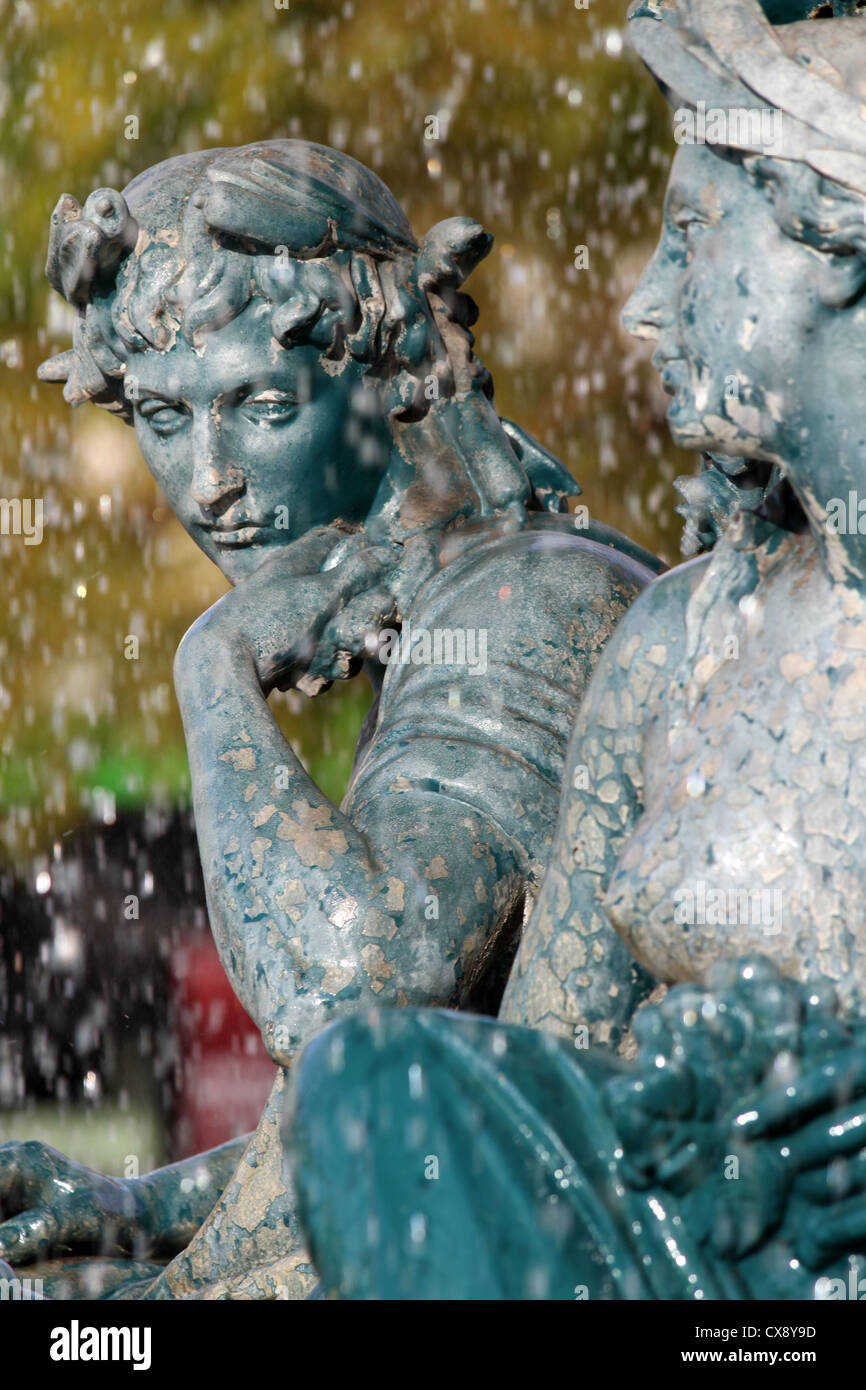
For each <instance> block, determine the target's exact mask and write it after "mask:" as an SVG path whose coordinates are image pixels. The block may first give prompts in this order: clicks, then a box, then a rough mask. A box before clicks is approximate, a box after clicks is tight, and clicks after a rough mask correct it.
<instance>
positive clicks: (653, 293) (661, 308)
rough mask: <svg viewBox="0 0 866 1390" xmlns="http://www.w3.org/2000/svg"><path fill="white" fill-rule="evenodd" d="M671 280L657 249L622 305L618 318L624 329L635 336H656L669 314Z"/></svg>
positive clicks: (671, 308)
mask: <svg viewBox="0 0 866 1390" xmlns="http://www.w3.org/2000/svg"><path fill="white" fill-rule="evenodd" d="M672 282H673V276H672V275H671V274H666V273H665V268H664V264H663V261H662V257H661V255H660V254H659V252H658V251H657V252H656V254H655V255H654V256H653V258H652V260H651V261H650V263H649V265H648V266H647V267H646V269H645V270H644V273H643V275H642V276H641V278H640V280H639V281H638V283H637V285H636V286H635V288H634V292H633V293H632V294H631V296H630V297H629V299H628V301H627V302H626V304H625V305H624V307H623V310H622V314H621V315H620V318H621V322H622V326H623V328H624V329H625V331H626V333H630V334H631V335H632V336H633V337H635V338H652V339H655V338H657V337H658V336H659V333H660V332H661V330H662V328H664V326H665V324H666V322H668V321H669V320H670V318H671V316H672V311H673V304H672V302H671V301H672V292H673V283H672Z"/></svg>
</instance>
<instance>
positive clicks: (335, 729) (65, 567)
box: [0, 0, 694, 1173]
mask: <svg viewBox="0 0 866 1390" xmlns="http://www.w3.org/2000/svg"><path fill="white" fill-rule="evenodd" d="M625 9H626V3H625V0H589V3H588V5H587V7H586V8H578V7H577V5H576V4H574V3H572V0H346V3H336V2H335V0H290V3H286V4H285V6H283V3H282V0H276V3H275V0H162V3H161V4H156V5H152V6H147V5H142V4H140V3H139V0H110V2H109V0H38V2H37V0H17V3H13V2H12V0H7V3H3V4H0V19H2V26H3V33H4V46H3V47H4V51H3V55H2V59H0V150H2V154H0V169H2V189H3V197H2V211H0V218H2V224H3V225H2V235H0V379H2V400H0V411H2V433H0V449H2V453H0V496H2V497H5V498H15V497H19V498H27V497H29V498H37V497H41V498H42V499H43V500H44V508H45V530H44V538H43V540H42V543H41V544H40V545H31V546H25V545H24V544H23V539H22V538H21V537H20V536H0V564H2V585H3V599H2V610H0V611H2V617H0V808H2V810H0V818H2V819H0V825H2V831H0V834H2V844H0V935H2V949H0V1140H2V1139H5V1138H10V1137H16V1138H30V1137H39V1138H44V1139H47V1140H48V1141H49V1142H52V1143H55V1144H56V1145H57V1146H58V1147H60V1148H62V1149H64V1150H66V1151H67V1152H69V1153H71V1154H72V1155H73V1156H74V1157H76V1158H79V1159H81V1160H82V1161H85V1162H89V1163H92V1164H94V1165H95V1166H97V1167H100V1168H102V1169H103V1170H104V1171H107V1172H112V1173H121V1172H133V1171H136V1170H139V1169H140V1170H141V1171H145V1170H146V1169H147V1168H149V1167H151V1166H153V1165H154V1164H155V1163H157V1162H160V1161H162V1160H163V1159H165V1158H167V1157H176V1156H179V1155H181V1154H183V1153H187V1152H190V1151H192V1150H194V1149H196V1148H198V1147H203V1146H204V1145H205V1144H207V1143H216V1142H219V1141H221V1140H222V1139H224V1138H227V1137H229V1136H230V1135H231V1134H232V1133H236V1132H239V1130H240V1129H243V1128H250V1127H251V1126H252V1125H254V1123H255V1119H256V1115H257V1112H258V1109H259V1108H260V1105H261V1102H262V1100H263V1098H264V1095H265V1094H266V1092H267V1089H268V1085H269V1081H270V1077H271V1074H272V1068H271V1067H270V1066H269V1064H268V1063H267V1059H266V1058H264V1056H263V1053H262V1051H261V1046H260V1043H259V1040H258V1038H257V1036H256V1035H255V1033H254V1032H252V1031H251V1027H250V1025H249V1023H248V1021H247V1020H246V1017H245V1015H243V1013H242V1011H241V1010H240V1008H239V1006H237V1005H236V1004H235V1002H234V1000H233V998H232V996H231V994H230V992H229V991H228V987H227V985H226V984H225V982H224V980H223V977H222V974H221V971H220V970H219V967H218V964H217V963H216V961H215V957H214V955H213V951H212V948H211V946H210V938H209V935H208V931H207V922H206V915H205V911H204V905H203V892H202V884H201V875H200V871H199V866H198V858H197V852H196V845H195V837H194V830H193V826H192V820H191V815H190V812H189V777H188V771H187V761H186V752H185V748H184V743H183V736H182V731H181V725H180V719H179V716H178V712H177V707H176V704H175V699H174V693H173V689H172V683H171V663H172V658H173V655H174V651H175V647H176V645H177V643H178V641H179V639H180V637H181V635H182V634H183V632H184V630H185V629H186V628H187V627H188V626H189V624H190V623H191V622H192V621H193V620H194V619H195V618H196V617H197V616H198V614H199V613H200V612H201V611H202V610H203V609H204V608H206V607H207V606H208V605H209V604H210V603H212V602H213V601H214V600H215V599H216V598H217V597H219V595H220V594H221V593H222V592H223V591H224V589H225V582H224V581H223V579H222V578H221V576H220V575H219V573H218V571H217V570H216V569H215V568H214V567H213V566H212V565H211V564H210V563H209V562H208V561H207V560H206V559H205V558H204V557H203V556H202V555H200V553H199V552H198V551H197V550H196V548H195V546H194V545H193V543H192V542H191V541H190V540H189V539H188V538H187V536H186V535H185V534H184V532H183V531H182V530H181V528H180V526H179V524H178V523H177V522H176V521H175V520H174V518H173V517H172V515H171V513H170V512H169V510H168V508H167V507H166V505H165V503H164V501H163V499H162V498H161V497H160V495H159V493H158V492H157V490H156V488H155V486H154V484H153V482H152V481H151V479H150V477H149V474H148V473H147V471H146V469H145V466H144V464H143V462H142V461H141V459H140V457H139V455H138V452H137V449H136V445H135V439H134V435H133V433H132V431H131V430H129V429H128V428H127V427H126V426H124V425H123V424H121V423H119V422H118V421H116V420H113V419H110V418H109V417H108V416H107V415H105V414H104V413H103V412H100V411H99V410H97V409H96V408H94V407H91V406H85V407H83V408H82V409H81V410H79V411H77V412H75V413H73V412H71V411H70V410H69V409H68V407H67V406H66V405H65V404H64V402H63V400H62V398H61V395H60V391H59V389H58V388H56V387H54V388H52V387H50V386H43V385H39V384H37V383H36V380H35V368H36V365H37V363H38V362H39V361H40V360H41V359H43V358H44V357H46V356H48V355H50V354H51V353H52V352H53V351H59V350H61V349H63V348H65V347H67V346H69V342H70V336H71V311H69V310H68V308H67V306H66V305H64V304H63V303H62V302H61V300H60V299H59V298H58V296H56V295H55V294H53V293H52V292H51V291H50V289H49V287H48V285H47V283H46V282H45V280H44V276H43V265H44V260H45V248H46V243H47V231H48V219H49V216H50V213H51V211H52V209H53V207H54V205H55V203H56V202H57V199H58V198H59V196H60V194H61V193H63V192H69V193H72V194H74V195H75V197H77V198H78V199H79V201H81V202H83V201H84V199H85V198H86V196H87V195H88V194H89V193H90V191H91V190H92V189H94V188H96V187H99V186H100V185H105V184H108V185H111V186H114V187H117V188H122V187H123V186H124V185H125V184H126V183H127V182H128V181H129V179H131V178H132V177H133V176H134V175H135V174H137V173H138V172H140V171H141V170H142V169H143V168H145V167H147V166H148V165H150V164H153V163H155V162H157V161H159V160H161V159H165V158H167V157H168V156H170V155H174V154H178V153H180V152H182V151H185V150H192V149H197V148H204V147H207V146H213V145H232V144H245V143H247V142H249V141H252V140H259V139H270V138H274V137H278V136H287V135H289V136H292V135H294V136H302V137H304V138H306V139H311V140H316V141H320V142H322V143H324V144H329V145H334V146H337V147H339V148H341V149H345V150H347V151H349V152H350V153H351V154H353V155H354V156H355V157H356V158H358V159H360V160H361V161H363V162H364V163H366V164H368V165H370V166H371V167H372V168H373V169H375V170H376V171H377V173H379V174H380V175H381V177H382V178H384V180H385V181H386V183H388V184H389V186H390V187H391V189H392V190H393V192H394V193H395V195H396V196H397V198H398V200H400V201H401V202H402V204H403V206H404V207H405V208H406V210H407V212H408V215H409V217H410V220H411V222H412V224H413V226H414V228H415V230H416V232H417V233H419V234H421V233H423V232H424V231H426V230H427V228H428V227H429V226H430V225H431V224H432V223H434V222H436V221H438V220H439V219H440V218H443V217H447V216H452V215H454V214H465V215H470V216H473V217H476V218H478V220H479V221H481V222H482V223H483V224H484V225H485V226H486V227H487V228H488V229H489V230H490V231H491V232H493V233H494V235H495V238H496V240H495V246H494V250H493V252H492V254H491V256H490V258H489V260H488V261H487V262H485V263H484V265H482V267H481V268H480V269H479V271H477V272H476V274H475V275H474V276H473V278H472V280H471V282H470V284H469V286H468V288H469V289H470V291H471V293H472V294H473V295H474V296H475V298H476V299H477V301H478V303H479V306H480V309H481V317H480V321H479V325H478V329H477V343H478V349H479V351H480V353H481V355H482V356H483V358H484V359H485V361H486V363H487V365H488V366H489V367H490V368H491V370H492V372H493V376H494V380H495V383H496V402H497V406H498V408H499V411H500V413H501V414H503V415H506V416H509V417H510V418H512V419H516V420H518V421H519V422H520V423H521V424H522V425H523V426H524V427H525V428H527V429H529V430H530V431H531V432H532V433H534V434H535V435H536V436H537V437H538V438H539V439H540V440H542V441H543V442H544V444H546V445H547V446H548V447H549V448H550V449H552V450H553V451H554V452H555V453H557V454H558V455H559V456H560V457H561V458H562V459H563V460H564V461H565V462H566V463H567V464H568V465H569V467H570V468H571V469H572V471H573V472H574V474H575V475H576V477H577V478H578V479H579V481H580V483H581V486H582V488H583V492H584V495H583V498H582V501H583V502H585V503H586V504H587V505H588V506H589V508H590V511H591V513H592V514H593V515H594V516H596V517H598V518H600V519H601V520H603V521H606V522H608V523H610V524H612V525H614V526H616V527H618V528H620V529H621V530H623V531H625V532H627V533H628V534H630V535H631V536H633V537H634V538H635V539H636V540H638V541H640V542H641V543H643V544H644V545H646V546H648V547H650V548H651V549H652V550H654V551H656V552H657V553H659V554H660V555H662V556H663V558H665V559H667V560H668V561H669V562H674V561H675V560H676V559H677V558H678V550H677V546H678V541H677V538H678V533H679V523H678V520H677V518H676V516H675V515H674V512H673V507H674V503H675V501H676V498H675V496H674V494H673V491H672V487H671V482H672V480H673V478H674V477H675V476H676V475H677V474H678V473H682V472H686V471H692V469H693V467H694V462H693V461H692V460H691V459H689V458H687V457H685V456H683V455H681V454H678V452H677V451H676V450H675V449H674V448H673V446H672V445H671V443H670V441H669V439H668V437H667V433H666V429H665V425H664V398H663V397H662V396H661V394H660V392H659V389H658V387H657V385H656V381H655V375H654V373H653V372H652V371H651V369H650V368H649V366H648V362H647V357H648V354H647V352H646V351H645V350H644V349H643V348H642V347H640V345H636V344H634V343H633V342H632V341H631V340H630V339H628V338H627V337H626V336H625V334H624V333H623V331H622V330H621V328H620V327H619V324H618V311H619V308H620V307H621V305H622V303H623V302H624V301H625V299H626V298H627V296H628V293H629V292H630V291H631V289H632V288H633V286H634V284H635V283H636V281H637V278H638V275H639V273H640V270H641V268H642V266H643V264H644V263H645V261H646V259H647V257H648V256H649V254H650V252H651V250H652V246H653V244H654V241H655V237H656V234H657V229H658V224H659V215H660V206H661V198H662V193H663V188H664V183H665V179H666V174H667V168H668V165H669V162H670V157H671V153H672V149H673V144H672V141H671V138H670V121H669V117H668V115H667V112H666V108H665V106H664V103H663V101H662V99H661V97H660V96H659V95H658V93H657V92H656V90H655V88H654V86H653V84H652V82H651V81H650V79H649V78H648V77H647V76H646V75H645V73H644V71H643V69H642V68H641V66H640V64H639V63H638V61H637V59H636V58H635V57H634V55H633V54H632V53H631V51H630V49H629V47H628V41H627V37H626V35H625V32H624V23H625ZM431 116H436V117H438V126H439V137H440V138H439V139H435V140H430V139H427V138H425V134H427V133H429V132H430V131H431V129H432V128H433V123H432V122H430V120H429V118H430V117H431ZM130 117H136V118H137V120H136V121H130V119H129V118H130ZM131 135H134V136H135V137H136V138H129V137H130V136H131ZM579 246H586V247H587V248H588V253H589V268H588V269H576V268H575V264H574V262H575V248H577V247H579ZM129 636H135V637H137V639H138V657H137V659H136V658H130V659H127V655H126V654H125V653H128V652H129V651H130V649H131V644H129V643H127V640H126V639H127V638H128V637H129ZM368 702H369V692H368V689H367V688H366V685H365V682H364V679H363V677H361V678H359V679H358V680H356V681H353V682H351V683H350V684H349V685H344V686H341V687H338V688H334V689H332V690H331V691H330V692H329V693H328V694H326V695H324V696H322V697H321V698H320V699H317V700H315V701H308V700H305V699H303V697H301V696H299V695H291V696H281V697H277V703H278V716H279V718H280V722H281V724H282V726H283V728H284V730H285V732H286V734H287V735H288V737H289V738H290V739H291V741H292V743H293V745H294V747H295V748H296V750H297V751H298V753H299V755H300V756H301V757H302V759H303V761H304V762H305V764H306V766H307V767H308V768H309V770H310V772H311V773H312V775H313V776H314V778H315V779H316V780H317V781H318V783H319V784H320V785H321V786H322V788H323V789H324V790H325V791H326V793H327V794H328V795H329V796H330V797H332V798H333V799H334V800H336V801H339V799H340V798H341V796H342V793H343V791H344V789H345V785H346V781H347V778H348V772H349V767H350V763H351V755H352V748H353V744H354V740H355V737H356V735H357V732H358V729H359V727H360V724H361V720H362V719H363V716H364V713H365V711H366V708H367V705H368Z"/></svg>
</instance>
